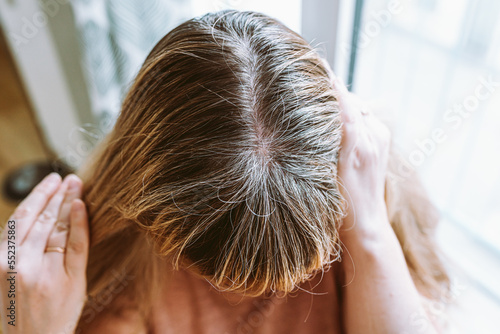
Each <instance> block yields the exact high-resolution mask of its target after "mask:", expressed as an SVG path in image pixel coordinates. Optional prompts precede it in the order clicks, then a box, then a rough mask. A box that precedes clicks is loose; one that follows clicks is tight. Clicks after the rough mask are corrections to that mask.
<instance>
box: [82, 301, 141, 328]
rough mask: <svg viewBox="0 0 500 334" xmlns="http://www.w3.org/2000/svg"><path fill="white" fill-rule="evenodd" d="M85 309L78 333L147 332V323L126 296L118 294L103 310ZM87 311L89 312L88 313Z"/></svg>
mask: <svg viewBox="0 0 500 334" xmlns="http://www.w3.org/2000/svg"><path fill="white" fill-rule="evenodd" d="M89 309H90V311H89V310H84V313H83V314H82V319H81V320H80V327H79V328H78V330H77V331H76V333H77V334H99V333H105V334H147V333H148V328H147V325H146V323H145V321H144V319H143V317H142V316H141V314H140V312H139V311H138V309H137V308H136V307H135V306H134V305H133V304H132V303H130V301H129V300H127V299H126V298H125V297H121V296H118V297H116V298H115V300H114V301H113V303H112V305H109V306H108V307H106V308H103V309H102V310H100V309H99V310H98V312H96V311H95V310H94V312H92V309H91V307H90V308H89ZM86 312H87V314H86Z"/></svg>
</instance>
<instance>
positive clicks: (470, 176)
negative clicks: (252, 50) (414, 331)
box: [0, 0, 500, 333]
mask: <svg viewBox="0 0 500 334" xmlns="http://www.w3.org/2000/svg"><path fill="white" fill-rule="evenodd" d="M227 8H234V9H240V10H254V11H260V12H263V13H266V14H268V15H271V16H273V17H275V18H278V19H279V20H281V21H282V22H283V23H285V24H286V25H287V26H289V27H290V28H291V29H293V30H295V31H297V32H298V33H300V34H302V35H303V36H304V37H305V38H306V39H307V40H309V41H310V42H311V43H312V44H313V45H314V46H315V47H316V48H317V49H318V50H319V51H320V52H321V53H322V54H323V55H324V56H325V57H326V59H327V60H328V61H329V62H330V64H331V65H332V67H333V68H334V71H335V72H336V73H337V75H340V76H342V77H343V78H344V80H345V81H346V82H347V83H348V85H349V87H350V89H351V90H352V91H354V92H355V93H357V94H359V95H360V96H362V97H363V98H365V99H367V100H370V101H371V103H373V104H374V105H376V106H378V107H379V108H382V109H383V110H384V111H386V115H384V117H386V119H389V120H390V123H391V128H392V130H393V136H394V142H395V143H396V145H397V146H398V147H399V149H400V151H401V152H402V154H403V157H404V158H405V161H406V164H407V166H411V167H414V168H417V170H418V171H419V172H420V175H421V177H422V179H423V181H424V184H425V186H426V187H427V190H428V192H429V194H430V196H431V197H432V199H433V200H434V202H435V203H436V204H437V206H438V208H439V209H440V211H441V213H442V217H443V219H442V222H441V224H440V226H439V228H438V240H439V243H440V245H441V247H442V248H443V250H444V253H445V255H446V256H447V258H448V260H447V262H448V263H449V267H450V270H451V272H452V275H453V304H452V305H449V306H450V307H449V310H448V311H445V310H444V309H443V307H442V306H441V305H437V304H436V305H435V306H434V307H433V313H434V315H435V316H441V315H444V314H445V313H446V314H448V316H449V317H450V319H451V323H452V328H451V329H450V333H498V319H499V318H500V281H499V279H500V173H499V172H500V24H499V22H500V2H499V1H495V0H477V1H476V0H390V1H389V0H370V1H363V0H266V1H263V0H253V1H249V0H73V1H70V0H0V73H1V74H0V143H1V144H0V182H1V183H2V197H1V199H0V218H1V219H2V221H6V220H7V218H8V216H9V215H10V213H11V211H12V210H13V209H14V208H15V206H16V203H17V202H16V198H19V197H20V196H21V197H22V194H23V192H24V193H25V192H26V191H29V190H30V187H31V185H32V184H33V182H34V181H36V180H38V179H39V178H40V177H42V176H43V174H46V173H48V170H50V169H56V170H59V171H60V172H62V173H66V172H67V171H69V170H70V169H71V168H78V166H79V165H81V164H82V162H83V161H84V160H85V158H86V157H87V155H88V154H89V153H90V152H91V151H92V148H93V147H94V146H95V145H96V143H98V142H99V140H100V139H102V137H103V136H104V135H105V134H106V133H107V131H109V129H110V128H111V127H112V126H113V124H114V121H115V119H116V117H117V115H118V113H119V110H120V103H121V100H122V98H123V96H124V93H125V92H126V91H127V89H128V88H129V86H130V84H131V81H132V80H133V78H134V76H135V74H136V73H137V71H138V69H139V68H140V66H141V64H142V62H143V61H144V59H145V57H146V56H147V54H148V52H149V51H150V49H151V48H152V47H153V46H154V45H155V43H156V42H157V41H158V40H159V39H160V38H161V37H163V36H164V35H165V34H166V33H167V32H168V31H169V30H171V29H172V28H173V27H175V26H176V25H178V24H179V23H181V22H183V21H185V20H186V19H189V18H191V17H193V16H198V15H202V14H204V13H206V12H210V11H218V10H222V9H227ZM406 172H407V170H406V169H405V168H402V169H401V170H400V171H399V172H398V173H397V174H395V175H392V176H391V177H394V178H396V179H397V180H401V181H404V178H405V175H406ZM16 196H17V197H16Z"/></svg>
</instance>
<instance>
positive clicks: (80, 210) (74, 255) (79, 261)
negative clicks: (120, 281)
mask: <svg viewBox="0 0 500 334" xmlns="http://www.w3.org/2000/svg"><path fill="white" fill-rule="evenodd" d="M70 222H71V224H70V228H69V237H68V244H67V248H66V260H65V266H66V272H67V274H68V276H72V277H79V276H83V275H85V270H86V267H87V259H88V252H89V224H88V217H87V210H86V208H85V203H83V201H82V200H81V199H75V200H74V201H73V203H72V205H71V214H70Z"/></svg>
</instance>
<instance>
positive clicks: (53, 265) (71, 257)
mask: <svg viewBox="0 0 500 334" xmlns="http://www.w3.org/2000/svg"><path fill="white" fill-rule="evenodd" d="M81 191H82V182H81V180H80V179H79V178H78V177H77V176H76V175H69V176H67V177H66V178H65V179H64V181H63V182H61V177H60V176H59V175H57V174H55V173H54V174H51V175H49V176H48V177H46V178H45V179H44V180H43V181H42V182H41V183H40V184H39V185H37V186H36V187H35V189H34V190H33V191H32V192H31V194H30V195H29V196H28V197H27V198H26V199H25V200H24V201H23V202H22V203H21V204H20V205H19V206H18V207H17V209H16V210H15V212H14V213H13V215H12V216H11V217H10V218H9V221H8V223H7V226H6V227H5V230H4V232H3V236H2V241H1V243H0V269H1V271H2V273H3V278H2V279H1V280H0V289H1V291H0V294H1V296H2V303H3V306H2V310H4V311H3V312H2V325H3V330H4V333H5V334H14V333H23V334H32V333H44V334H45V333H57V334H59V333H74V331H75V328H76V324H77V322H78V319H79V318H80V313H81V311H82V308H83V305H84V303H85V300H86V277H85V270H86V266H87V256H88V243H89V229H88V219H87V213H86V209H85V204H84V203H83V202H82V200H80V199H79V197H80V196H81Z"/></svg>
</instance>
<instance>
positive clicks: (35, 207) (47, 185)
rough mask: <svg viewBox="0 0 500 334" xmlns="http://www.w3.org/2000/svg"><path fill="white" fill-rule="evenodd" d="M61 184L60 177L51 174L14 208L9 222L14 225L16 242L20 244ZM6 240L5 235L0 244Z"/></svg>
mask: <svg viewBox="0 0 500 334" xmlns="http://www.w3.org/2000/svg"><path fill="white" fill-rule="evenodd" d="M60 184H61V176H59V174H57V173H52V174H50V175H48V176H47V177H45V178H44V179H43V180H42V182H40V183H39V184H38V185H37V186H36V187H35V188H34V189H33V190H32V191H31V193H30V194H29V195H28V197H26V198H25V199H24V200H23V201H22V202H21V203H20V204H19V205H18V207H17V208H16V210H15V211H14V213H13V214H12V215H11V216H10V218H9V220H14V221H15V225H16V241H17V242H18V244H21V243H22V242H23V241H24V239H25V238H26V235H27V233H28V231H29V229H30V228H31V226H32V225H33V222H34V221H35V219H36V217H38V215H39V214H40V212H42V210H43V209H44V208H45V206H46V205H47V203H48V201H49V200H50V198H51V197H52V195H53V194H54V193H55V191H56V190H57V189H58V187H59V185H60ZM4 240H6V234H4V235H3V237H2V242H3V241H4Z"/></svg>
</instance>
